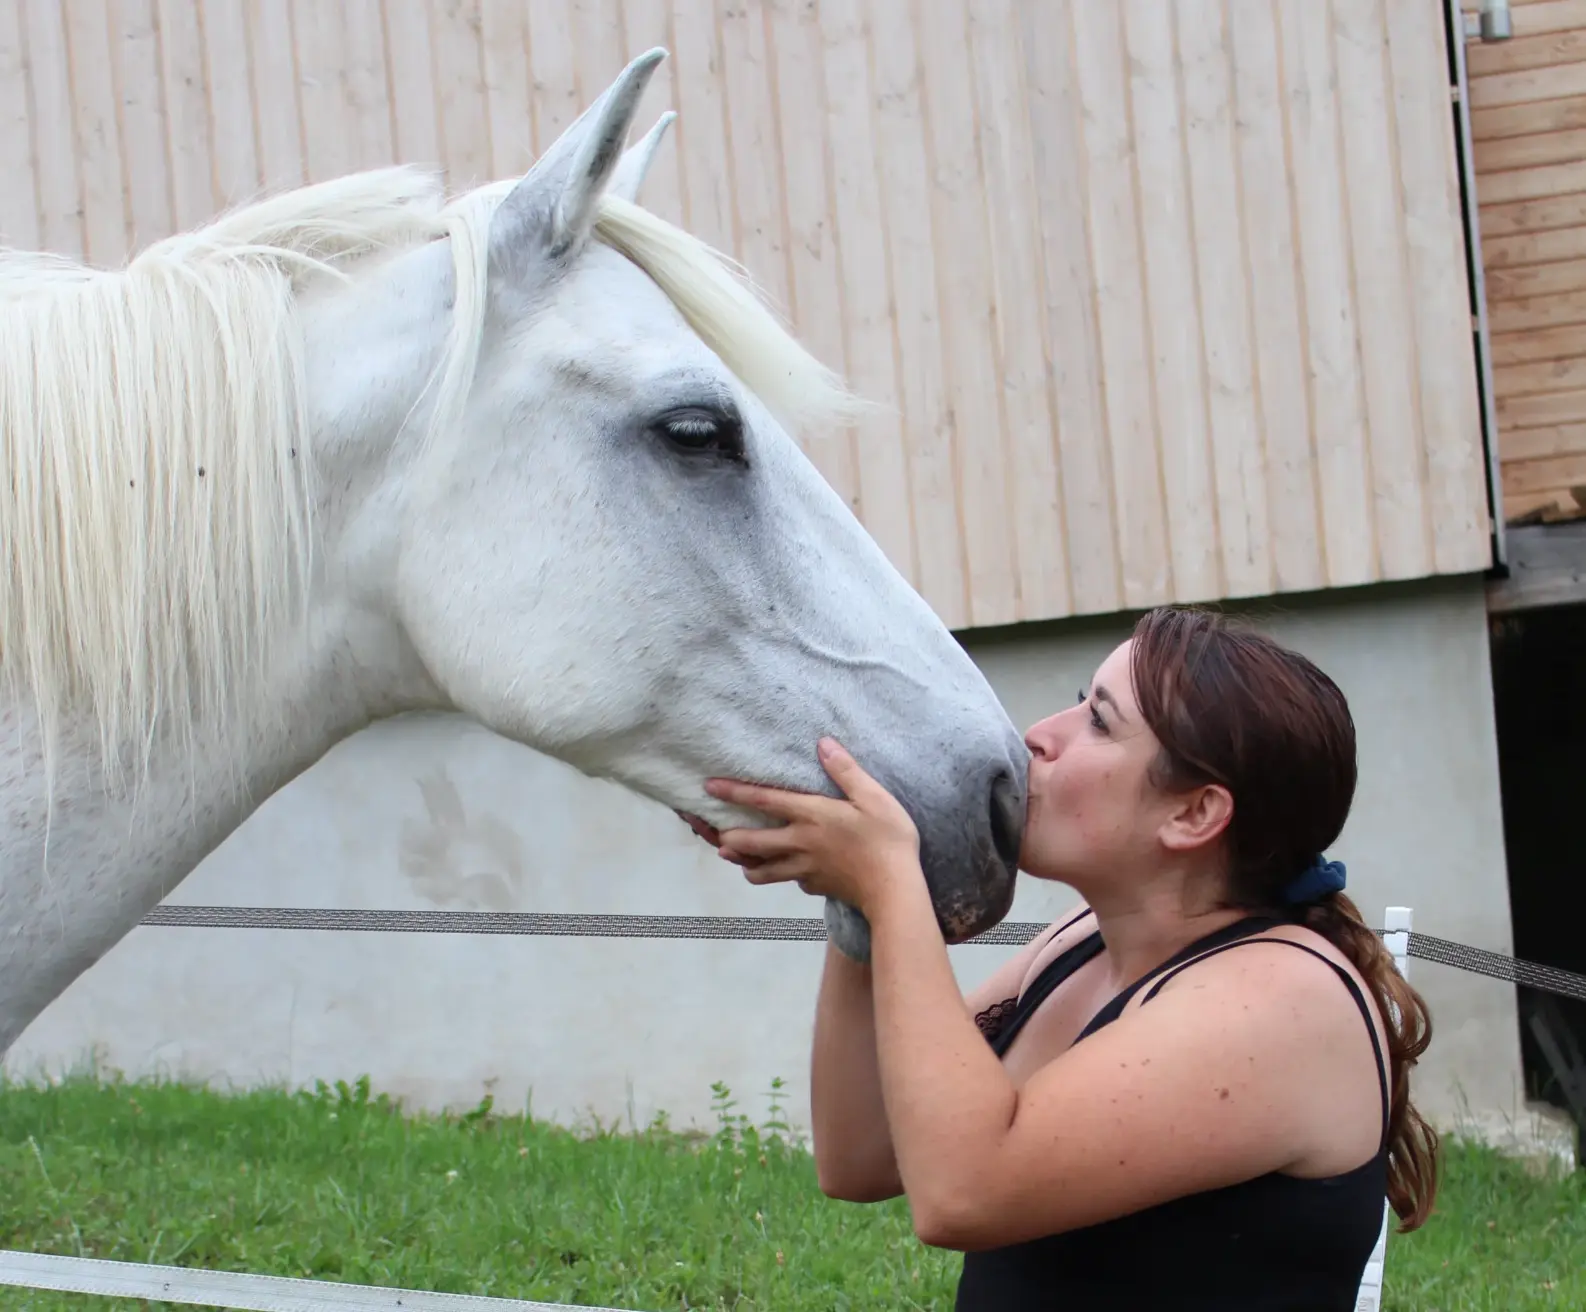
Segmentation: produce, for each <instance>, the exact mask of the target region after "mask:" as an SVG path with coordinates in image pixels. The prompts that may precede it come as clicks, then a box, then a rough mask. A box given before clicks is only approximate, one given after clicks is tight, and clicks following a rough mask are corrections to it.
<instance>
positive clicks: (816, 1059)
mask: <svg viewBox="0 0 1586 1312" xmlns="http://www.w3.org/2000/svg"><path fill="white" fill-rule="evenodd" d="M1054 928H1056V926H1055V925H1054V926H1052V927H1050V928H1048V929H1047V930H1046V931H1044V932H1043V933H1041V934H1038V935H1036V937H1035V938H1034V939H1033V940H1032V941H1031V942H1029V943H1027V944H1026V945H1025V946H1024V947H1022V948H1020V949H1019V951H1018V952H1016V953H1014V955H1013V956H1012V957H1010V958H1009V959H1008V960H1007V961H1005V962H1003V963H1002V965H1001V966H999V967H998V968H997V969H996V970H995V971H993V972H992V974H991V975H990V976H989V977H988V978H987V979H985V980H984V981H982V983H981V984H980V985H979V986H978V987H976V988H975V989H974V990H973V991H972V992H971V993H970V994H969V995H968V996H967V997H966V998H965V999H964V1007H965V1010H966V1012H967V1014H968V1015H969V1016H970V1017H971V1018H973V1017H974V1016H976V1015H978V1014H979V1013H980V1012H981V1011H984V1010H985V1009H986V1008H987V1007H990V1006H991V1005H992V1004H994V1003H997V1002H1003V1001H1006V1000H1007V999H1008V998H1012V997H1015V996H1017V994H1018V992H1019V987H1020V984H1021V983H1022V982H1023V980H1024V977H1025V975H1026V974H1028V973H1029V969H1030V966H1031V964H1032V963H1033V962H1034V961H1035V959H1036V957H1037V956H1039V955H1040V953H1041V952H1042V951H1043V950H1044V949H1045V948H1046V946H1047V944H1048V943H1049V942H1050V940H1051V937H1052V929H1054ZM977 1032H978V1031H977ZM810 1120H811V1123H812V1129H813V1132H814V1140H815V1144H814V1147H815V1169H816V1172H817V1175H818V1177H819V1180H820V1187H821V1192H822V1193H824V1194H827V1195H828V1196H829V1197H832V1198H840V1199H843V1200H844V1201H847V1202H853V1203H872V1202H879V1201H881V1200H882V1199H885V1198H896V1197H897V1196H898V1195H899V1194H900V1193H902V1192H903V1182H902V1180H901V1178H900V1177H899V1175H898V1159H897V1155H896V1154H895V1152H894V1151H893V1147H892V1131H891V1129H890V1127H889V1126H888V1124H887V1111H886V1104H885V1102H884V1101H883V1099H882V1096H881V1067H880V1061H879V1058H878V1055H877V1051H876V1018H875V990H874V987H873V977H872V974H871V970H870V967H869V966H867V965H861V964H860V963H859V962H857V961H854V960H853V959H852V958H850V957H847V956H844V955H843V954H842V953H841V952H839V951H838V950H837V949H836V948H834V947H832V946H830V945H828V946H827V949H826V965H825V969H824V971H823V972H822V975H821V987H820V995H819V997H818V999H817V1001H816V1004H815V1042H814V1047H813V1051H812V1053H811V1057H810Z"/></svg>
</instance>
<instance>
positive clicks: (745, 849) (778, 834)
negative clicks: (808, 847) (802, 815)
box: [721, 825, 803, 860]
mask: <svg viewBox="0 0 1586 1312" xmlns="http://www.w3.org/2000/svg"><path fill="white" fill-rule="evenodd" d="M721 847H722V848H723V849H726V848H730V849H732V851H733V852H734V853H736V854H738V855H740V856H752V857H759V858H760V859H761V860H765V859H766V858H769V857H778V856H785V855H787V853H789V852H796V851H800V850H802V848H803V844H802V842H801V841H800V838H799V836H798V835H797V834H795V833H794V832H793V829H792V826H790V825H778V826H776V827H775V828H768V829H725V830H723V831H722V835H721Z"/></svg>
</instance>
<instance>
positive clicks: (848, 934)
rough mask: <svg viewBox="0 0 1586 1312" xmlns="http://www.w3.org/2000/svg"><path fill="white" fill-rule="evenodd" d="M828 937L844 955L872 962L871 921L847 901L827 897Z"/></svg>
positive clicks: (860, 961)
mask: <svg viewBox="0 0 1586 1312" xmlns="http://www.w3.org/2000/svg"><path fill="white" fill-rule="evenodd" d="M825 919H826V938H827V941H828V942H830V943H831V945H832V946H833V947H834V948H836V949H837V950H838V951H839V952H841V953H842V954H843V956H845V957H848V958H850V959H852V960H854V961H857V962H858V963H859V964H860V965H862V966H864V965H869V964H870V922H869V921H868V920H866V919H865V918H864V915H863V914H862V913H861V912H859V911H857V910H855V909H854V908H853V907H851V906H849V905H848V904H847V903H846V902H837V901H834V900H833V899H831V898H827V899H826V913H825Z"/></svg>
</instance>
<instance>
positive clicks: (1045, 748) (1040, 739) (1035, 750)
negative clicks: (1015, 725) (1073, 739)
mask: <svg viewBox="0 0 1586 1312" xmlns="http://www.w3.org/2000/svg"><path fill="white" fill-rule="evenodd" d="M1024 745H1025V746H1026V747H1028V748H1029V749H1030V754H1031V755H1032V756H1035V757H1038V758H1041V759H1050V758H1051V757H1054V756H1056V755H1057V754H1058V752H1060V751H1061V750H1062V745H1063V735H1062V724H1061V720H1060V717H1059V716H1056V715H1049V716H1047V717H1046V719H1044V720H1042V721H1040V722H1039V723H1038V724H1032V725H1031V726H1030V728H1029V729H1028V730H1027V731H1026V733H1025V735H1024Z"/></svg>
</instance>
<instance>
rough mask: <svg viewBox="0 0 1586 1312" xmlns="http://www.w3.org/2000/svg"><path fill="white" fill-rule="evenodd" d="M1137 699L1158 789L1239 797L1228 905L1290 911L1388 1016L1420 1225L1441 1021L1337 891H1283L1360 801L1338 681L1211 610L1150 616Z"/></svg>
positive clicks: (1396, 1135) (1402, 1151)
mask: <svg viewBox="0 0 1586 1312" xmlns="http://www.w3.org/2000/svg"><path fill="white" fill-rule="evenodd" d="M1130 656H1131V659H1130V665H1131V674H1132V677H1133V680H1134V692H1135V698H1136V700H1137V701H1138V703H1139V706H1140V712H1141V714H1142V716H1143V717H1144V718H1145V722H1146V723H1147V725H1149V726H1150V728H1151V730H1152V732H1153V733H1155V734H1156V736H1157V739H1158V740H1159V741H1160V742H1161V744H1162V751H1161V755H1160V756H1159V758H1158V760H1157V761H1156V763H1155V764H1154V766H1153V768H1152V782H1153V783H1154V784H1155V785H1156V786H1158V787H1160V788H1162V789H1164V790H1166V791H1169V792H1176V791H1182V790H1186V789H1190V788H1195V787H1200V786H1203V785H1205V784H1210V783H1217V784H1221V785H1222V786H1223V787H1224V788H1226V789H1227V790H1228V791H1229V793H1230V794H1232V796H1233V799H1234V814H1233V818H1232V820H1230V821H1229V824H1228V828H1227V830H1226V831H1225V834H1224V840H1223V841H1224V843H1225V845H1226V849H1227V858H1228V871H1227V874H1228V903H1229V905H1231V906H1235V907H1239V908H1244V909H1250V910H1268V909H1282V910H1284V911H1285V912H1287V913H1290V914H1292V915H1293V916H1294V918H1295V920H1296V921H1297V922H1298V923H1300V924H1303V925H1305V926H1306V927H1307V928H1308V929H1311V930H1314V931H1315V932H1316V933H1318V934H1320V935H1321V936H1322V937H1323V938H1325V939H1326V940H1327V941H1328V942H1329V943H1331V944H1333V946H1334V947H1336V948H1337V949H1338V950H1339V951H1340V952H1342V953H1343V954H1344V956H1346V957H1347V958H1348V959H1349V960H1350V962H1351V963H1353V965H1354V967H1355V969H1356V970H1358V971H1359V972H1360V975H1361V977H1362V978H1363V979H1364V980H1365V982H1366V985H1367V987H1368V988H1369V989H1370V991H1371V994H1372V997H1373V998H1374V999H1375V1001H1376V1004H1377V1009H1378V1011H1379V1012H1380V1013H1381V1015H1382V1020H1383V1024H1384V1025H1385V1027H1386V1030H1387V1039H1388V1074H1389V1079H1390V1087H1391V1089H1392V1099H1391V1106H1390V1111H1389V1122H1388V1201H1389V1202H1390V1203H1392V1205H1393V1210H1394V1211H1395V1212H1396V1213H1397V1214H1398V1215H1399V1217H1400V1221H1401V1224H1400V1227H1399V1228H1400V1230H1401V1232H1402V1231H1407V1230H1414V1229H1415V1228H1416V1227H1417V1226H1419V1225H1421V1224H1422V1223H1423V1222H1424V1221H1425V1220H1426V1218H1427V1216H1428V1214H1429V1213H1430V1212H1431V1210H1432V1200H1433V1198H1434V1196H1435V1194H1436V1192H1437V1147H1438V1136H1437V1132H1436V1131H1435V1130H1433V1129H1432V1127H1431V1126H1430V1125H1428V1124H1427V1122H1426V1121H1425V1120H1424V1119H1423V1118H1422V1116H1421V1114H1420V1113H1419V1112H1418V1111H1417V1110H1416V1109H1415V1107H1414V1106H1413V1105H1412V1104H1411V1102H1410V1095H1409V1076H1410V1068H1411V1067H1413V1066H1414V1065H1415V1064H1416V1061H1417V1060H1418V1059H1419V1058H1420V1056H1421V1054H1422V1053H1424V1052H1425V1051H1426V1048H1427V1044H1428V1043H1429V1042H1430V1041H1431V1037H1432V1019H1431V1015H1430V1013H1429V1012H1428V1010H1427V1006H1426V1003H1425V1001H1424V1000H1423V999H1422V997H1421V995H1420V994H1419V993H1417V992H1416V991H1415V990H1414V989H1412V988H1411V987H1410V985H1409V984H1408V983H1407V982H1406V981H1405V979H1404V977H1403V976H1402V975H1400V974H1399V972H1398V970H1397V969H1396V968H1395V966H1394V963H1393V957H1392V955H1391V954H1390V953H1389V952H1388V950H1387V949H1386V948H1385V947H1384V946H1383V943H1382V940H1381V939H1380V938H1379V937H1378V936H1377V934H1376V932H1375V931H1374V930H1372V929H1371V928H1370V927H1368V926H1367V925H1366V923H1365V922H1364V921H1363V920H1362V919H1361V917H1360V912H1359V911H1358V910H1357V909H1356V907H1355V904H1354V903H1353V902H1352V901H1350V899H1349V898H1347V897H1345V896H1344V894H1343V893H1342V892H1337V893H1329V894H1326V895H1325V896H1323V897H1321V898H1320V899H1319V900H1317V901H1313V902H1308V903H1306V904H1305V905H1303V906H1298V907H1289V906H1287V904H1286V899H1285V896H1284V890H1285V889H1286V888H1287V886H1288V885H1289V884H1290V883H1291V882H1292V881H1293V880H1294V879H1295V878H1296V877H1297V876H1298V875H1300V874H1301V873H1302V872H1303V871H1305V870H1306V869H1307V868H1308V867H1309V866H1310V865H1311V864H1312V862H1314V861H1315V860H1316V859H1317V858H1318V857H1319V856H1320V855H1321V854H1322V853H1323V852H1325V851H1326V849H1327V847H1328V846H1329V845H1330V844H1331V843H1332V842H1333V841H1334V840H1336V839H1337V837H1338V835H1339V833H1340V831H1342V829H1343V827H1344V821H1345V820H1346V819H1347V818H1348V815H1349V807H1350V803H1351V802H1352V801H1353V800H1354V794H1355V779H1356V764H1355V723H1354V719H1353V717H1352V716H1351V715H1350V713H1349V704H1348V702H1347V701H1346V700H1345V699H1344V694H1343V693H1342V692H1341V691H1340V690H1339V688H1338V685H1337V684H1335V683H1334V682H1333V681H1332V680H1331V679H1329V678H1328V677H1327V676H1326V675H1325V674H1323V673H1322V672H1321V670H1319V669H1317V667H1316V666H1315V665H1314V664H1312V662H1310V661H1309V660H1307V659H1306V658H1305V657H1304V656H1301V655H1300V654H1299V653H1298V652H1294V651H1291V650H1289V649H1288V648H1286V647H1283V646H1280V645H1279V644H1278V643H1276V642H1274V641H1273V640H1272V639H1271V638H1268V637H1266V636H1264V635H1262V634H1260V633H1257V632H1255V631H1253V630H1252V629H1250V628H1248V627H1245V626H1243V625H1239V624H1236V623H1235V622H1233V621H1231V620H1229V619H1228V618H1227V617H1225V616H1223V615H1220V614H1217V613H1215V612H1212V611H1207V610H1203V609H1199V608H1193V607H1179V606H1170V607H1163V608H1161V609H1157V610H1153V611H1149V612H1148V613H1147V614H1145V615H1144V616H1142V617H1141V619H1140V621H1139V623H1138V624H1137V625H1136V626H1135V630H1134V644H1133V648H1132V651H1131V653H1130Z"/></svg>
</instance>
